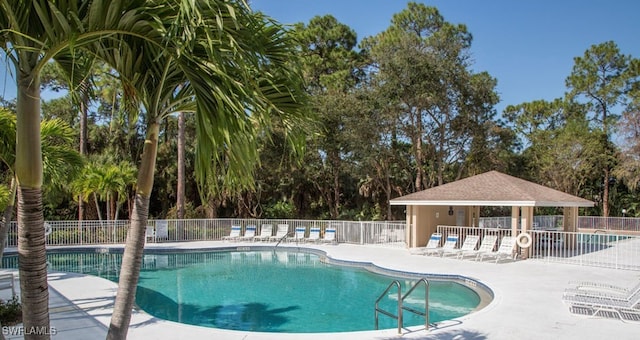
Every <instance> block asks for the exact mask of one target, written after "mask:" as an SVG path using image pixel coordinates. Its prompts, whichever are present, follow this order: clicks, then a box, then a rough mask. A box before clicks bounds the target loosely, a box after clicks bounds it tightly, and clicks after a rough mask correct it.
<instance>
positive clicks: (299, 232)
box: [286, 227, 307, 242]
mask: <svg viewBox="0 0 640 340" xmlns="http://www.w3.org/2000/svg"><path fill="white" fill-rule="evenodd" d="M306 233H307V227H296V229H295V233H294V234H293V236H289V237H287V238H286V240H287V241H288V242H298V241H304V238H305V234H306Z"/></svg>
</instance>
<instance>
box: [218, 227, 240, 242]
mask: <svg viewBox="0 0 640 340" xmlns="http://www.w3.org/2000/svg"><path fill="white" fill-rule="evenodd" d="M240 232H242V227H241V226H239V225H232V226H231V232H229V235H228V236H223V237H222V239H223V240H224V241H232V240H237V239H238V237H240Z"/></svg>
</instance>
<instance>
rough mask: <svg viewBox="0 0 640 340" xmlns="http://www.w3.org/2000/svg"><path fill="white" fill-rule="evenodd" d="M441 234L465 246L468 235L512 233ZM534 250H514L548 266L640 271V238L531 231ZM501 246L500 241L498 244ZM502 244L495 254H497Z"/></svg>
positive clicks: (462, 230) (453, 230) (448, 230)
mask: <svg viewBox="0 0 640 340" xmlns="http://www.w3.org/2000/svg"><path fill="white" fill-rule="evenodd" d="M437 230H438V232H440V233H442V234H443V239H446V235H448V234H457V235H459V241H458V242H459V244H458V247H459V246H460V245H462V242H464V239H465V237H466V236H467V235H479V236H480V237H481V238H482V237H484V236H485V235H497V236H498V240H500V239H502V236H507V235H511V229H504V228H473V227H454V226H438V228H437ZM529 234H530V235H531V246H530V247H528V249H523V248H520V247H517V246H516V247H515V248H516V249H515V250H516V251H517V252H518V253H519V254H520V256H523V255H524V254H526V255H527V256H528V258H531V259H536V260H541V261H545V262H558V263H567V264H577V265H585V266H594V267H607V268H616V269H627V270H639V271H640V236H634V235H622V234H616V233H613V232H602V231H598V232H591V233H583V232H577V233H569V232H562V231H552V230H531V231H529ZM498 242H499V241H498ZM498 246H499V243H498V244H497V245H496V248H495V249H494V250H497V247H498Z"/></svg>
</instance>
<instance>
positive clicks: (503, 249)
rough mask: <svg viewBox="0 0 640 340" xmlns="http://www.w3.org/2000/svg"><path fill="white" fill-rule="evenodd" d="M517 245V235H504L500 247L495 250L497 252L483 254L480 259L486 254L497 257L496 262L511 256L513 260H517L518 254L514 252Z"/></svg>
mask: <svg viewBox="0 0 640 340" xmlns="http://www.w3.org/2000/svg"><path fill="white" fill-rule="evenodd" d="M515 245H516V238H515V237H513V236H503V237H502V240H501V241H500V246H499V247H498V250H497V251H495V252H491V253H487V254H483V255H482V256H481V257H480V260H482V258H483V257H484V256H490V257H495V258H496V263H498V261H500V259H501V258H510V259H512V260H515V257H516V255H517V254H516V253H515V252H514V248H515Z"/></svg>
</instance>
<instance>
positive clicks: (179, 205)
mask: <svg viewBox="0 0 640 340" xmlns="http://www.w3.org/2000/svg"><path fill="white" fill-rule="evenodd" d="M184 145H185V140H184V112H182V111H180V112H178V188H177V193H176V195H177V196H178V199H177V202H176V212H177V214H176V215H177V216H176V217H177V218H178V219H179V220H182V219H184V203H185V199H184V186H185V179H184Z"/></svg>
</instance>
